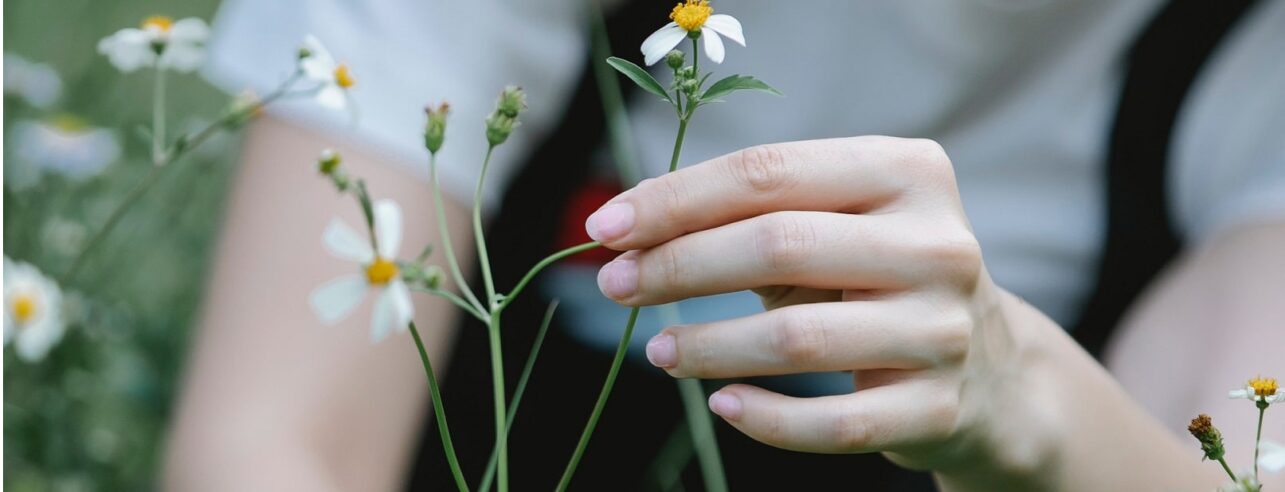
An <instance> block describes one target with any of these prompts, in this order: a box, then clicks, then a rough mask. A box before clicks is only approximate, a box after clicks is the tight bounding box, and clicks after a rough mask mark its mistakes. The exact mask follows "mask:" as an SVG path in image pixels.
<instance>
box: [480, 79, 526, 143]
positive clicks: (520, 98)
mask: <svg viewBox="0 0 1285 492" xmlns="http://www.w3.org/2000/svg"><path fill="white" fill-rule="evenodd" d="M525 109H526V93H524V92H522V88H521V87H517V86H512V85H511V86H508V87H505V88H504V91H503V92H501V93H500V99H499V100H498V101H496V102H495V111H493V112H491V116H488V117H487V118H486V141H487V142H489V143H490V144H491V146H492V147H494V146H496V145H500V144H502V143H504V141H505V140H508V139H509V135H510V134H512V133H513V129H514V128H517V126H518V115H519V114H521V113H522V111H523V110H525Z"/></svg>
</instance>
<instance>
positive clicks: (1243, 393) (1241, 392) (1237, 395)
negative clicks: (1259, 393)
mask: <svg viewBox="0 0 1285 492" xmlns="http://www.w3.org/2000/svg"><path fill="white" fill-rule="evenodd" d="M1253 394H1254V392H1253V391H1252V390H1247V389H1235V390H1231V391H1229V392H1227V397H1228V398H1231V399H1233V400H1235V399H1241V398H1249V397H1250V395H1253Z"/></svg>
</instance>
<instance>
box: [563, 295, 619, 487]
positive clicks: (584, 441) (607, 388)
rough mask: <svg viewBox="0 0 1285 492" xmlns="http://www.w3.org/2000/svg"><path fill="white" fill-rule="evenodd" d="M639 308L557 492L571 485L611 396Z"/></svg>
mask: <svg viewBox="0 0 1285 492" xmlns="http://www.w3.org/2000/svg"><path fill="white" fill-rule="evenodd" d="M638 311H639V308H633V310H631V311H629V322H628V323H626V324H625V332H624V334H622V335H621V336H620V345H618V346H616V357H615V358H614V359H612V360H611V369H610V370H609V371H607V380H606V381H604V382H603V383H602V391H600V392H599V393H598V401H597V402H596V403H594V405H593V413H590V414H589V422H588V423H587V424H585V428H584V432H581V433H580V442H579V443H577V444H576V450H575V452H573V453H572V454H571V461H570V462H568V463H567V468H566V470H564V471H563V472H562V480H560V481H559V482H558V488H557V491H558V492H563V491H565V490H567V487H568V486H570V485H571V476H572V475H575V473H576V467H577V466H579V465H580V458H582V457H583V456H584V451H585V448H586V447H588V446H589V438H590V437H593V429H594V428H595V427H597V426H598V418H599V417H601V416H602V410H603V408H605V407H606V406H607V397H609V396H611V387H612V386H614V385H615V384H616V376H618V375H619V374H620V365H621V364H623V363H624V361H625V354H626V353H627V352H628V351H629V340H630V339H632V338H633V335H634V324H636V323H637V322H638Z"/></svg>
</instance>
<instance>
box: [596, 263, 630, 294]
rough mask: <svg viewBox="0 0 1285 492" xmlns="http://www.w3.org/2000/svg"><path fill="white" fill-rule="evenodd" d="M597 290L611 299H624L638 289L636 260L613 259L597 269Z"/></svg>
mask: <svg viewBox="0 0 1285 492" xmlns="http://www.w3.org/2000/svg"><path fill="white" fill-rule="evenodd" d="M598 290H601V291H602V293H603V294H604V295H606V296H607V297H610V298H612V299H625V298H627V297H629V296H632V295H634V291H637V290H638V262H636V261H634V260H615V261H612V262H611V263H608V264H606V265H604V266H603V267H602V270H599V271H598Z"/></svg>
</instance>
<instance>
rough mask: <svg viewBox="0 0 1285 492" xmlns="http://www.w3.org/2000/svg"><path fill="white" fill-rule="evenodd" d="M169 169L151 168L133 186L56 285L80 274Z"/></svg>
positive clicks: (166, 167)
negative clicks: (122, 220)
mask: <svg viewBox="0 0 1285 492" xmlns="http://www.w3.org/2000/svg"><path fill="white" fill-rule="evenodd" d="M170 167H173V166H152V167H151V169H148V171H147V176H145V177H143V179H142V181H139V182H138V184H136V185H134V188H133V189H131V190H130V191H129V194H128V195H126V196H125V200H123V201H121V203H120V205H117V206H116V208H115V209H114V210H112V214H111V215H110V216H108V217H107V222H104V223H103V226H102V227H100V228H99V229H98V231H96V232H94V235H93V236H92V237H90V238H89V241H88V242H86V243H85V247H84V248H83V249H81V250H80V253H78V254H77V255H76V259H74V260H72V262H71V267H70V268H68V269H67V272H66V273H64V274H63V275H62V277H61V278H59V279H58V283H59V284H60V285H67V282H69V281H71V280H72V279H73V278H75V277H76V274H77V273H80V270H81V269H82V268H83V267H84V266H85V261H86V260H88V259H89V253H90V252H92V251H93V250H95V249H96V248H98V246H99V245H100V244H101V243H102V242H103V240H104V239H106V238H107V235H108V234H110V233H111V232H112V230H113V229H115V228H116V226H117V225H118V224H119V223H120V221H121V219H123V218H124V217H125V212H126V211H128V210H129V209H130V207H133V206H134V204H135V203H137V202H138V200H139V199H141V198H143V194H145V193H146V192H147V190H148V189H150V188H151V187H152V185H153V184H154V183H156V181H157V180H159V179H160V178H161V175H162V174H164V173H165V170H166V169H168V168H170Z"/></svg>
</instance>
